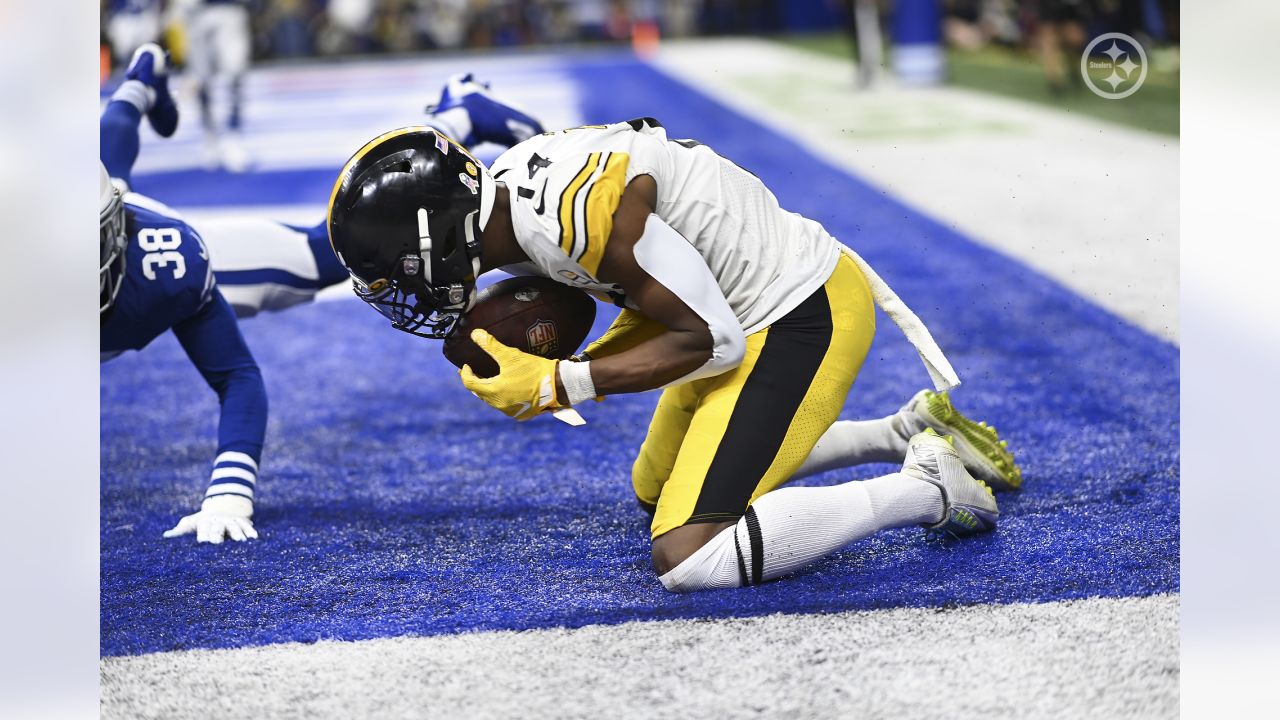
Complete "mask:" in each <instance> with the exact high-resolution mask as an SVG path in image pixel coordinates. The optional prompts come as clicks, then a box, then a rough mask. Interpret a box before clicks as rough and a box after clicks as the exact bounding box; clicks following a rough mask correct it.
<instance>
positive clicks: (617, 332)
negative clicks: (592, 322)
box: [578, 308, 667, 360]
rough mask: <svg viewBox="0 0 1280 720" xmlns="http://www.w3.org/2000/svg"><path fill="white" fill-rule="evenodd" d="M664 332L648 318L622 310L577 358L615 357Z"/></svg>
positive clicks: (654, 321) (661, 326) (625, 309)
mask: <svg viewBox="0 0 1280 720" xmlns="http://www.w3.org/2000/svg"><path fill="white" fill-rule="evenodd" d="M666 331H667V328H666V327H665V326H663V324H662V323H660V322H658V321H656V320H650V319H649V316H647V315H644V314H642V313H639V312H636V311H635V310H632V309H631V308H623V309H622V312H620V313H618V317H617V318H615V319H614V321H613V324H612V325H610V326H609V329H608V330H606V331H605V333H604V335H601V336H600V338H599V339H598V340H596V341H595V342H593V343H591V344H590V345H588V346H587V349H586V350H583V351H582V352H581V353H579V354H578V357H580V358H582V359H583V360H599V359H600V358H604V357H608V356H610V355H617V354H618V353H620V352H623V351H625V350H630V349H631V348H633V347H635V346H637V345H639V344H640V343H642V342H645V341H647V340H652V339H653V338H656V337H658V336H659V335H661V334H662V333H664V332H666Z"/></svg>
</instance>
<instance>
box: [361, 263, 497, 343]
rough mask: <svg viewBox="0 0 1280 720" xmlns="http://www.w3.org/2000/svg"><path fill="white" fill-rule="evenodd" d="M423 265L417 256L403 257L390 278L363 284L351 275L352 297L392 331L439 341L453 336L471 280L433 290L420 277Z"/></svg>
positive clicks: (471, 293)
mask: <svg viewBox="0 0 1280 720" xmlns="http://www.w3.org/2000/svg"><path fill="white" fill-rule="evenodd" d="M424 265H425V263H423V262H422V257H421V256H420V255H413V254H405V255H404V256H402V257H401V258H400V268H399V269H398V270H397V272H396V273H395V274H394V276H393V277H391V278H381V279H378V280H374V281H373V282H371V283H368V284H366V283H365V282H364V281H362V280H361V279H360V278H358V277H356V276H355V275H352V276H351V277H352V281H353V285H354V287H355V291H356V295H357V296H358V297H359V298H360V299H361V300H364V301H365V302H367V303H369V305H371V306H373V309H375V310H377V311H378V312H379V313H380V314H381V315H382V316H383V317H385V318H387V319H388V320H390V321H391V325H392V327H394V328H396V329H397V330H403V331H405V332H407V333H409V334H411V335H417V336H418V337H424V338H431V339H436V340H439V339H443V338H446V337H448V336H449V334H450V333H452V332H453V329H454V327H455V326H456V325H457V323H458V318H460V317H461V316H462V313H464V312H466V311H467V310H468V309H469V308H470V305H471V301H472V299H473V298H474V297H475V280H474V278H473V279H471V280H470V281H463V282H457V283H451V284H449V285H448V286H445V287H433V286H431V285H428V284H427V283H426V281H425V279H424V278H423V277H422V268H423V266H424Z"/></svg>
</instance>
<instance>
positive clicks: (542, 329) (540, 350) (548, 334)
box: [525, 320, 560, 357]
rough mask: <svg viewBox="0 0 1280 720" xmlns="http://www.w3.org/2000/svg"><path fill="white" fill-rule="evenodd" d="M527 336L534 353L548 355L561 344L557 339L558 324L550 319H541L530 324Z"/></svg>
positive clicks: (530, 350)
mask: <svg viewBox="0 0 1280 720" xmlns="http://www.w3.org/2000/svg"><path fill="white" fill-rule="evenodd" d="M525 336H526V338H527V339H528V340H529V352H531V353H533V354H534V355H541V356H543V357H548V356H550V355H551V353H553V352H555V351H556V348H558V347H559V346H560V343H559V342H558V341H557V340H556V324H555V323H553V322H551V321H549V320H539V321H537V322H535V323H534V324H532V325H530V326H529V329H528V330H526V331H525Z"/></svg>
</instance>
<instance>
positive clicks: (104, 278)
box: [98, 162, 129, 317]
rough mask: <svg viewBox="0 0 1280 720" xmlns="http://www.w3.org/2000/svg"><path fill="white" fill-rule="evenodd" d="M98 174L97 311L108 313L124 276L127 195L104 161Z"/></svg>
mask: <svg viewBox="0 0 1280 720" xmlns="http://www.w3.org/2000/svg"><path fill="white" fill-rule="evenodd" d="M98 176H99V177H98V180H99V182H98V226H99V229H100V230H99V233H98V315H99V316H102V317H105V313H106V312H107V310H110V309H111V305H112V304H113V303H115V301H116V295H117V294H118V293H119V292H120V283H121V281H123V280H124V258H125V255H124V251H125V247H126V246H127V245H128V244H129V236H128V233H127V232H126V230H125V216H124V199H123V198H122V197H121V196H120V190H119V189H118V188H117V187H116V186H115V184H114V183H112V182H111V177H110V176H109V175H108V174H107V168H106V166H105V165H103V164H102V163H101V162H99V163H98Z"/></svg>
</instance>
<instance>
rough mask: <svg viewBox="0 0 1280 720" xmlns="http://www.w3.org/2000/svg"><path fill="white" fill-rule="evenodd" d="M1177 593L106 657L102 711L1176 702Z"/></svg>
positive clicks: (1040, 706)
mask: <svg viewBox="0 0 1280 720" xmlns="http://www.w3.org/2000/svg"><path fill="white" fill-rule="evenodd" d="M1178 678H1179V665H1178V598H1177V596H1157V597H1150V598H1123V599H1093V600H1081V601H1073V602H1065V603H1048V604H1038V605H1010V606H976V607H967V608H959V609H951V610H937V609H899V610H884V611H872V612H856V613H839V614H831V615H772V616H768V617H761V618H748V619H740V620H714V621H684V620H681V621H669V622H638V623H629V624H626V625H614V626H594V627H587V628H580V629H576V630H565V629H552V630H534V631H528V632H498V633H474V634H468V635H453V636H442V637H429V638H397V639H385V640H370V641H364V642H323V643H317V644H314V645H299V644H286V645H274V646H268V647H260V648H240V649H233V650H193V651H182V652H174V653H158V654H154V655H145V656H138V657H117V658H106V659H104V660H103V661H102V711H103V712H102V714H103V717H104V718H188V717H191V718H195V717H198V718H218V719H219V720H224V719H227V718H249V717H252V718H278V717H280V718H294V717H297V718H303V717H306V718H313V717H340V718H348V717H351V718H359V717H371V718H395V717H432V718H437V717H466V718H490V717H521V718H542V717H546V718H587V717H591V718H598V717H642V718H643V717H654V718H657V717H666V718H675V717H716V718H720V717H767V718H780V717H781V718H788V719H789V720H794V719H796V718H854V717H857V718H902V717H994V718H1054V717H1063V718H1074V717H1084V716H1086V715H1088V716H1093V717H1105V718H1121V717H1143V718H1146V717H1151V718H1165V717H1174V716H1176V715H1177V713H1178Z"/></svg>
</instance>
